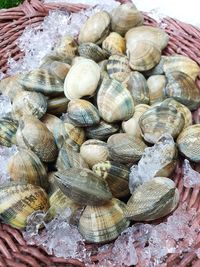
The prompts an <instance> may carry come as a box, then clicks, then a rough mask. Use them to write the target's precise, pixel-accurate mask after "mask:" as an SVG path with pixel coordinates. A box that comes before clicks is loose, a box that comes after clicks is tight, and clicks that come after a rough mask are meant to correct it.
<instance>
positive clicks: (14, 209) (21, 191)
mask: <svg viewBox="0 0 200 267" xmlns="http://www.w3.org/2000/svg"><path fill="white" fill-rule="evenodd" d="M0 199H1V202H0V216H1V219H3V221H4V222H5V223H7V224H9V225H11V226H12V227H14V228H18V229H21V228H25V226H26V220H27V218H28V216H29V215H31V214H32V213H33V212H34V211H37V210H40V211H44V212H46V211H47V210H48V208H49V202H48V198H47V195H46V193H45V191H44V190H43V189H42V188H40V187H39V186H35V185H32V184H22V183H21V184H20V183H19V184H17V183H10V184H8V185H2V186H0Z"/></svg>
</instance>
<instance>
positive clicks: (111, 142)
mask: <svg viewBox="0 0 200 267" xmlns="http://www.w3.org/2000/svg"><path fill="white" fill-rule="evenodd" d="M107 144H108V149H109V157H110V159H112V160H113V161H116V162H120V163H124V164H128V163H134V162H136V161H138V160H139V159H140V158H141V157H142V154H143V153H144V149H145V148H146V145H145V143H144V142H143V141H142V140H141V139H140V138H138V137H136V136H135V137H130V136H129V135H128V134H126V133H118V134H113V135H112V136H110V137H109V138H108V141H107Z"/></svg>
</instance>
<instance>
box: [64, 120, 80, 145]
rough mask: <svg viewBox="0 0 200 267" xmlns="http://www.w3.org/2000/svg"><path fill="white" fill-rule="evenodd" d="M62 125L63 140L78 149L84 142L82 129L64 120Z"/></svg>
mask: <svg viewBox="0 0 200 267" xmlns="http://www.w3.org/2000/svg"><path fill="white" fill-rule="evenodd" d="M63 127H64V128H63V130H64V131H63V142H64V143H65V144H68V145H70V146H72V147H73V148H77V150H79V148H80V146H81V145H82V144H83V143H84V142H85V131H84V129H83V128H80V127H77V126H75V125H73V124H72V123H68V122H64V124H63Z"/></svg>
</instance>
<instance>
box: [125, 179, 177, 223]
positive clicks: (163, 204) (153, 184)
mask: <svg viewBox="0 0 200 267" xmlns="http://www.w3.org/2000/svg"><path fill="white" fill-rule="evenodd" d="M178 201H179V193H178V189H176V187H175V184H174V182H173V181H172V180H170V179H169V178H165V177H155V178H154V179H152V180H150V181H148V182H145V183H143V184H142V185H140V186H139V187H137V188H136V190H135V191H134V192H133V195H132V196H131V198H130V199H129V201H128V203H127V207H126V211H125V216H126V217H127V218H129V219H131V220H134V221H153V220H156V219H158V218H162V217H164V216H165V215H167V214H169V213H170V212H172V211H173V210H174V209H175V208H176V207H177V205H178Z"/></svg>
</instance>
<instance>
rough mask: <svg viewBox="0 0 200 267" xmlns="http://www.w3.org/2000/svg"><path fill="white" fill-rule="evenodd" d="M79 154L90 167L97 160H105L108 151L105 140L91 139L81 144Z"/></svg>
mask: <svg viewBox="0 0 200 267" xmlns="http://www.w3.org/2000/svg"><path fill="white" fill-rule="evenodd" d="M80 154H81V156H82V158H83V159H84V160H85V162H87V164H88V165H89V167H92V166H93V165H95V164H97V163H98V162H101V161H105V160H107V159H108V155H109V152H108V147H107V144H106V143H105V142H103V141H100V140H95V139H91V140H87V141H86V142H84V143H83V144H82V146H81V148H80Z"/></svg>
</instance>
